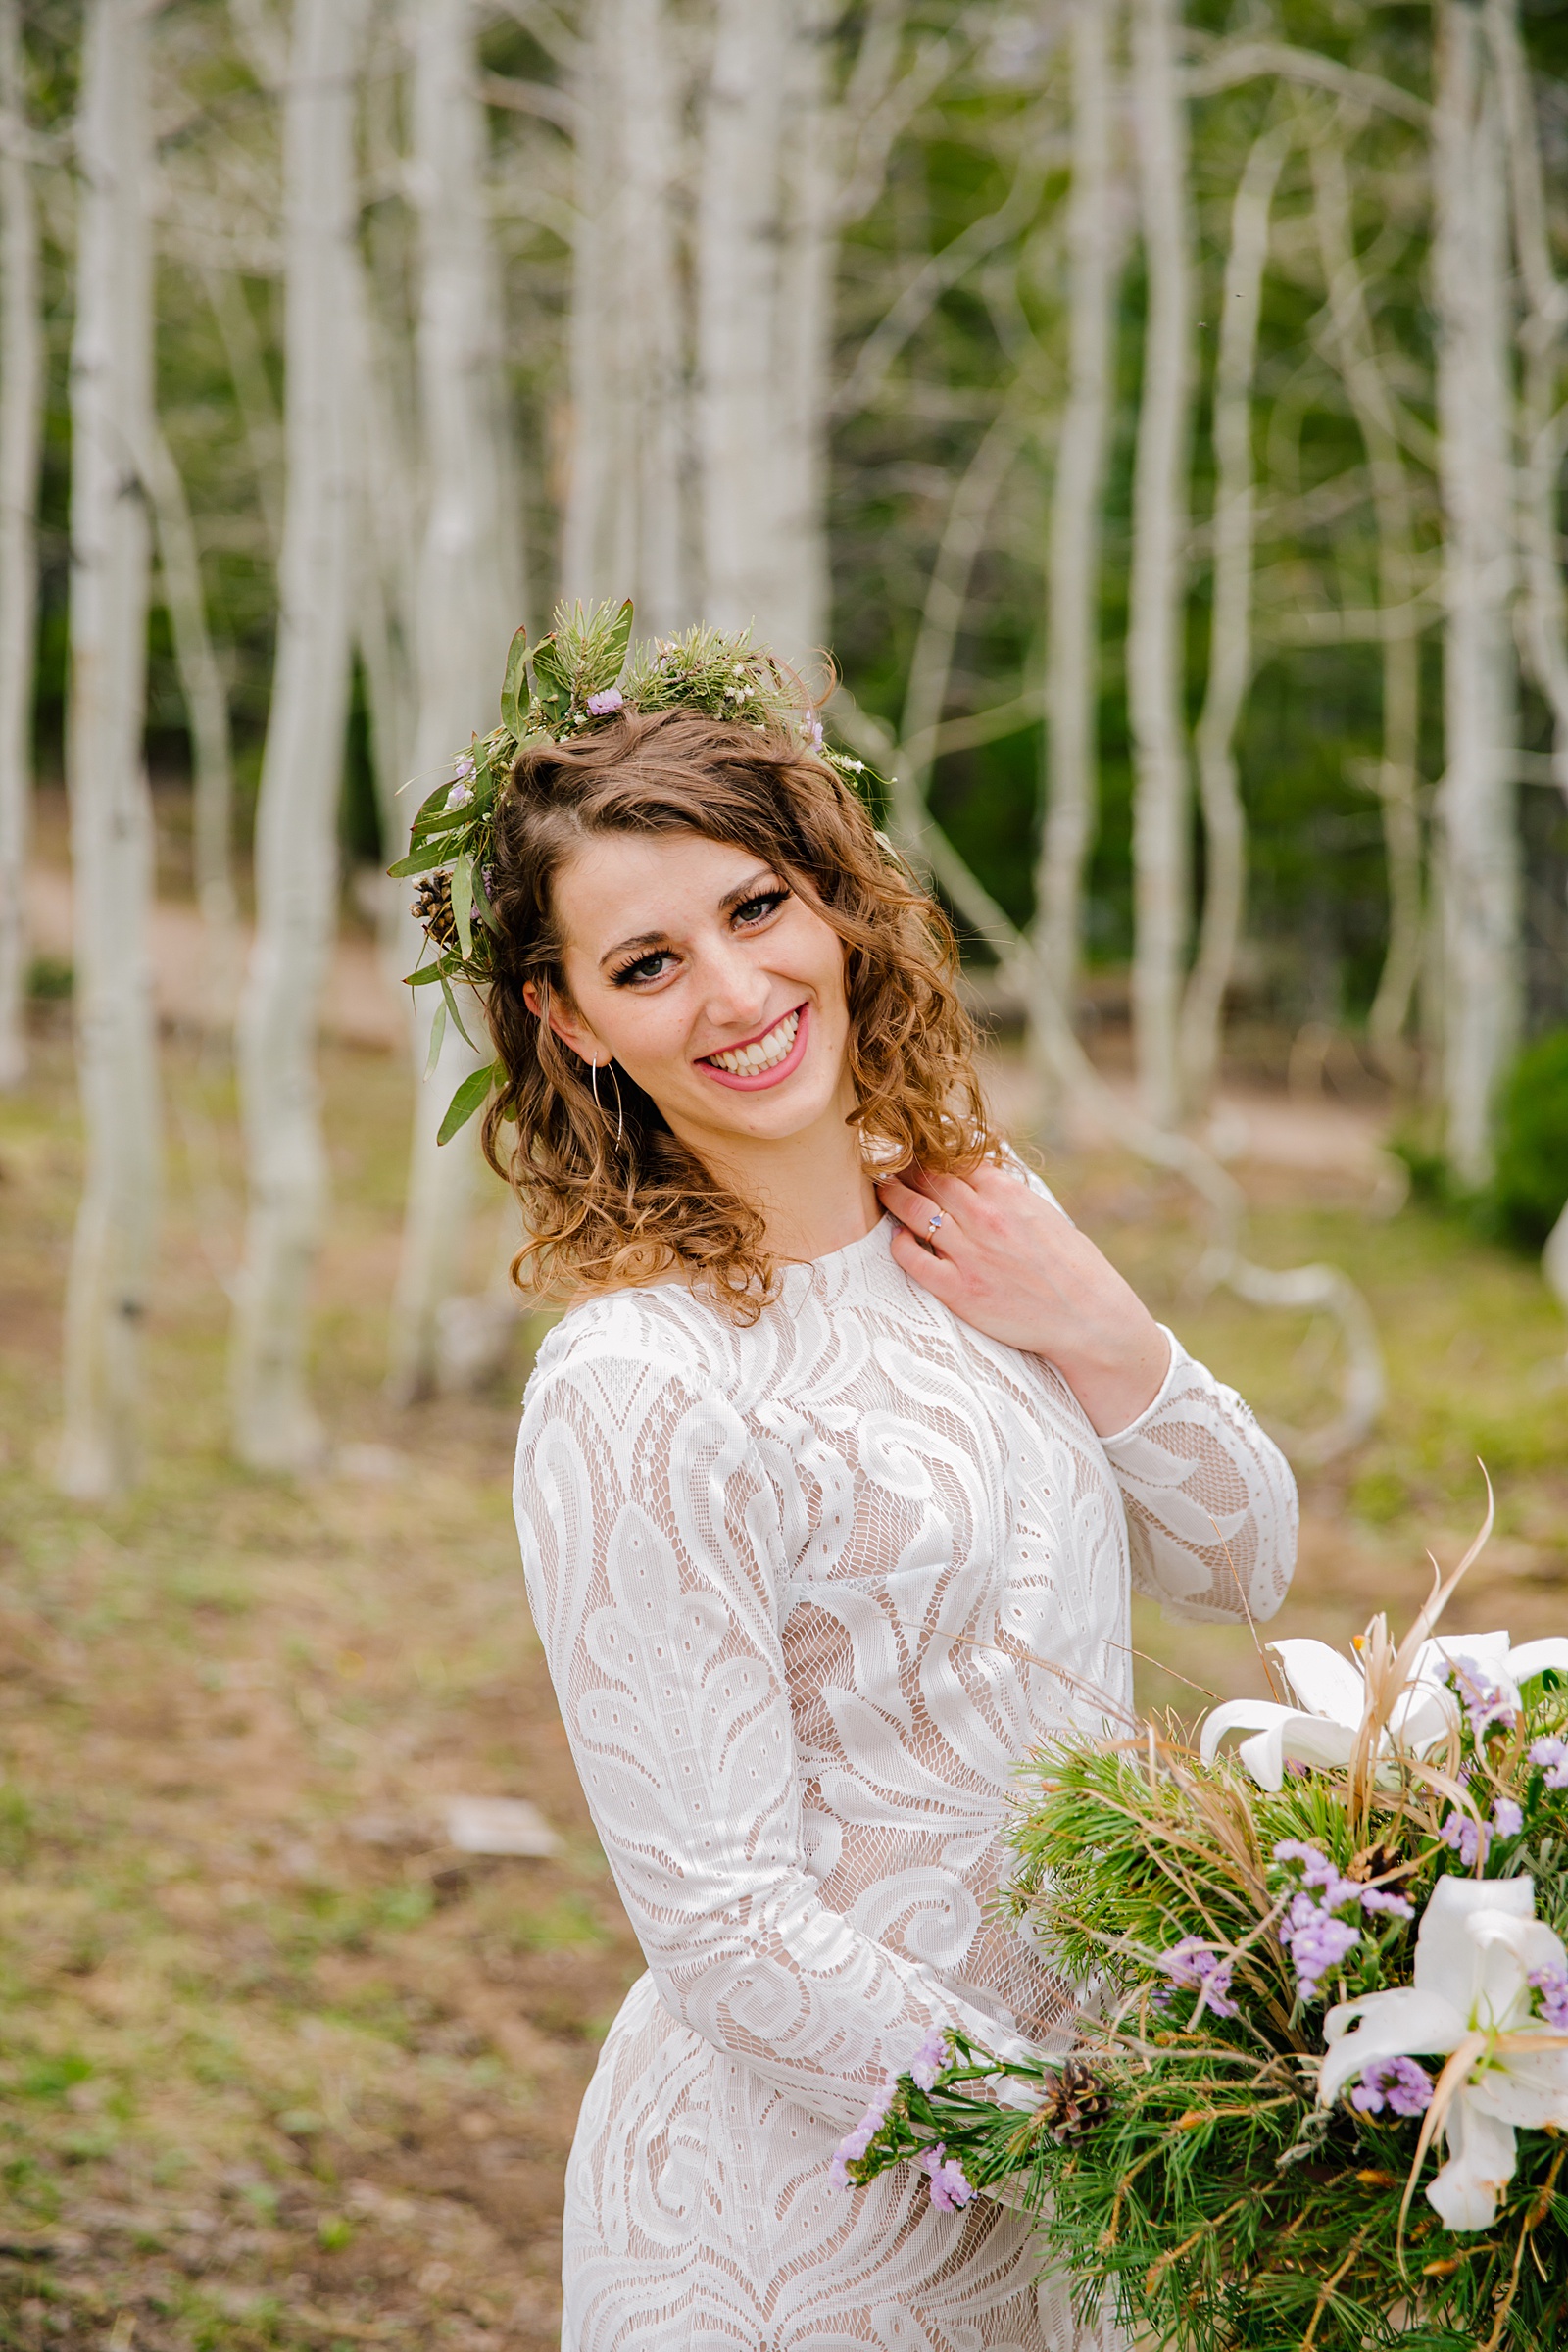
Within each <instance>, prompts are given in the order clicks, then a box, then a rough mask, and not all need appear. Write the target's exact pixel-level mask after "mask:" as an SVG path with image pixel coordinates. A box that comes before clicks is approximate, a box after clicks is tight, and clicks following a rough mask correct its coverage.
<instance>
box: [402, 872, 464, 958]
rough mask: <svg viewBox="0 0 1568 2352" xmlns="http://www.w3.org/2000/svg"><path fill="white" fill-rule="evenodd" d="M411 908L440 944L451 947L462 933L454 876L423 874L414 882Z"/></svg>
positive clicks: (417, 918)
mask: <svg viewBox="0 0 1568 2352" xmlns="http://www.w3.org/2000/svg"><path fill="white" fill-rule="evenodd" d="M409 912H410V913H411V914H412V915H413V916H414V918H415V920H416V921H417V922H420V923H422V924H423V925H424V927H425V930H426V931H427V932H428V934H429V936H430V938H431V939H433V940H434V942H435V944H436V946H437V947H438V948H442V949H445V948H450V947H451V946H452V945H453V944H454V942H455V941H456V939H457V936H458V925H457V918H456V916H455V915H454V914H453V911H452V876H451V875H450V874H447V873H440V874H421V875H420V876H419V879H418V880H417V882H416V884H415V885H414V899H413V902H412V904H411V905H410V907H409Z"/></svg>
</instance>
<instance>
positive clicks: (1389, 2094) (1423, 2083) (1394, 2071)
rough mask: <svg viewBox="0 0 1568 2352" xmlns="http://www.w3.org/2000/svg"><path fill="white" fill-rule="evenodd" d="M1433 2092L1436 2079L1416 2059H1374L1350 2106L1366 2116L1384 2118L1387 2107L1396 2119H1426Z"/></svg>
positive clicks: (1362, 2072)
mask: <svg viewBox="0 0 1568 2352" xmlns="http://www.w3.org/2000/svg"><path fill="white" fill-rule="evenodd" d="M1432 2091H1433V2082H1432V2077H1431V2076H1430V2075H1429V2074H1428V2073H1427V2070H1426V2068H1425V2067H1424V2066H1417V2064H1416V2062H1415V2060H1414V2059H1413V2058H1374V2059H1373V2061H1372V2063H1371V2065H1370V2066H1367V2067H1363V2068H1362V2070H1361V2080H1360V2082H1359V2084H1358V2085H1357V2087H1356V2088H1355V2089H1354V2090H1352V2091H1351V2093H1350V2105H1351V2106H1352V2107H1358V2108H1359V2109H1360V2111H1361V2113H1362V2114H1363V2115H1381V2114H1382V2113H1383V2110H1384V2108H1385V2107H1387V2108H1388V2110H1389V2112H1390V2113H1391V2114H1392V2115H1402V2116H1406V2117H1409V2116H1413V2115H1425V2113H1426V2111H1427V2109H1428V2108H1429V2107H1430V2106H1431V2104H1432Z"/></svg>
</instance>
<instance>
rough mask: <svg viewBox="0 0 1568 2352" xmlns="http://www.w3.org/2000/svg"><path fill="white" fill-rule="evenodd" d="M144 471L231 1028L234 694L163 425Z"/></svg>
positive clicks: (217, 997) (205, 918) (214, 987)
mask: <svg viewBox="0 0 1568 2352" xmlns="http://www.w3.org/2000/svg"><path fill="white" fill-rule="evenodd" d="M141 471H142V479H143V480H144V481H145V483H146V485H147V493H148V496H149V498H150V499H151V501H152V508H153V516H154V520H155V523H156V526H157V532H158V556H159V564H160V568H161V570H162V573H163V589H164V599H165V602H166V604H167V606H168V609H169V620H170V628H171V631H172V636H173V640H174V665H175V667H176V668H177V670H178V672H179V688H180V693H181V694H182V695H183V697H184V701H185V715H186V718H187V720H188V722H189V726H190V739H191V754H192V765H193V769H194V802H195V812H194V813H195V822H194V827H193V831H194V849H195V868H196V903H197V906H198V907H200V908H201V915H202V923H203V927H204V929H205V931H206V935H207V940H206V946H207V985H208V1004H207V1008H206V1010H207V1025H208V1026H209V1027H210V1028H217V1029H226V1028H227V1026H228V1024H229V1022H230V1021H231V1020H232V1018H233V1010H234V991H235V986H236V982H237V979H238V969H237V967H238V948H239V938H238V920H239V913H238V907H237V905H236V903H235V898H234V863H233V826H234V755H233V746H232V741H231V738H230V735H229V725H228V694H227V691H226V689H225V687H224V685H223V675H222V671H221V669H220V667H219V665H218V657H217V655H216V653H215V652H214V650H213V640H212V632H211V630H210V629H209V628H208V625H207V598H206V594H205V592H204V590H203V587H202V574H201V558H200V556H199V555H198V553H197V548H196V533H195V530H194V528H193V527H192V524H191V518H190V504H189V501H188V500H187V498H186V496H185V485H184V483H183V481H182V480H181V479H180V473H179V468H178V466H176V465H175V463H174V459H173V455H172V451H171V450H170V447H169V444H168V442H167V441H166V440H165V438H164V436H163V434H162V432H161V431H160V430H159V429H158V427H157V425H156V424H154V425H153V426H152V428H151V429H150V431H149V434H148V438H147V447H146V450H145V452H144V453H143V463H142V468H141Z"/></svg>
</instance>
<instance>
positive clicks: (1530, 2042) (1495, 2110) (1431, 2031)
mask: <svg viewBox="0 0 1568 2352" xmlns="http://www.w3.org/2000/svg"><path fill="white" fill-rule="evenodd" d="M1535 1911H1536V1889H1535V1882H1534V1881H1533V1880H1531V1879H1527V1878H1519V1879H1461V1878H1447V1879H1440V1880H1439V1881H1438V1884H1437V1886H1436V1887H1434V1888H1433V1890H1432V1896H1431V1900H1430V1901H1429V1902H1428V1904H1427V1907H1426V1909H1425V1911H1424V1912H1423V1913H1422V1915H1421V1926H1420V1929H1419V1931H1418V1933H1417V1936H1416V1946H1415V1970H1414V1983H1413V1984H1410V1985H1399V1986H1397V1987H1396V1988H1395V1989H1394V1990H1392V1991H1389V1992H1370V1993H1368V1994H1366V1996H1365V1997H1364V1998H1363V1999H1361V2000H1359V2001H1342V2002H1341V2003H1340V2005H1339V2006H1338V2007H1337V2008H1335V2009H1331V2010H1330V2011H1329V2013H1328V2016H1327V2017H1326V2018H1325V2019H1324V2021H1323V2036H1324V2039H1325V2040H1326V2042H1327V2043H1328V2045H1329V2046H1328V2049H1327V2051H1326V2052H1325V2054H1324V2057H1323V2061H1322V2065H1321V2067H1320V2069H1319V2074H1318V2092H1317V2095H1318V2103H1319V2104H1320V2105H1321V2106H1324V2107H1329V2106H1332V2105H1333V2103H1334V2101H1335V2100H1336V2099H1337V2098H1338V2097H1339V2095H1340V2092H1341V2091H1342V2090H1343V2089H1344V2088H1345V2086H1346V2084H1347V2083H1348V2082H1353V2081H1354V2080H1355V2078H1356V2077H1357V2076H1360V2075H1365V2076H1366V2077H1367V2079H1368V2081H1369V2082H1373V2083H1380V2082H1382V2081H1383V2079H1384V2078H1385V2077H1386V2076H1387V2075H1388V2073H1389V2072H1390V2071H1391V2069H1392V2068H1393V2067H1394V2065H1395V2063H1396V2062H1397V2061H1398V2060H1400V2059H1405V2060H1408V2059H1411V2058H1416V2057H1433V2058H1443V2059H1446V2062H1447V2063H1446V2065H1445V2067H1444V2069H1443V2072H1442V2073H1441V2075H1440V2076H1439V2077H1438V2081H1437V2084H1436V2086H1435V2088H1434V2090H1433V2092H1432V2099H1431V2104H1430V2105H1429V2106H1428V2107H1427V2110H1426V2119H1425V2121H1424V2123H1423V2125H1422V2130H1421V2138H1420V2142H1419V2144H1418V2148H1417V2162H1418V2163H1419V2161H1420V2158H1421V2156H1422V2155H1424V2154H1425V2152H1426V2150H1427V2148H1428V2147H1429V2146H1430V2145H1431V2143H1432V2141H1433V2140H1434V2139H1436V2138H1438V2137H1439V2135H1440V2134H1441V2136H1442V2137H1443V2139H1444V2140H1445V2142H1446V2147H1447V2152H1448V2161H1447V2163H1446V2164H1445V2165H1444V2167H1443V2169H1442V2171H1441V2172H1440V2173H1439V2174H1438V2176H1437V2178H1436V2179H1435V2180H1432V2181H1431V2182H1430V2183H1429V2185H1428V2188H1427V2202H1428V2203H1429V2204H1430V2205H1431V2206H1432V2207H1433V2208H1434V2209H1435V2211H1436V2212H1437V2214H1438V2216H1439V2218H1440V2219H1441V2220H1442V2222H1443V2224H1444V2226H1445V2228H1446V2229H1457V2230H1469V2229H1491V2227H1492V2225H1493V2223H1494V2221H1495V2219H1496V2214H1497V2201H1498V2198H1499V2197H1500V2196H1501V2194H1502V2192H1503V2190H1504V2189H1505V2188H1506V2187H1507V2184H1508V2182H1509V2181H1510V2180H1512V2179H1513V2175H1514V2167H1515V2164H1516V2162H1517V2154H1516V2149H1515V2143H1514V2134H1515V2132H1516V2131H1521V2130H1522V2131H1541V2130H1543V2129H1544V2128H1545V2127H1546V2126H1551V2127H1554V2128H1556V2129H1558V2130H1562V2129H1568V1953H1565V1952H1564V1950H1563V1947H1562V1943H1561V1941H1560V1939H1559V1938H1558V1937H1557V1936H1554V1935H1553V1934H1552V1932H1551V1930H1550V1928H1548V1927H1547V1926H1546V1924H1545V1922H1544V1920H1539V1919H1537V1917H1536V1916H1535ZM1410 2071H1411V2072H1412V2073H1413V2072H1414V2071H1415V2070H1410ZM1375 2095H1376V2094H1375V2093H1374V2096H1375ZM1412 2104H1413V2102H1412ZM1408 2111H1409V2110H1408V2109H1406V2110H1404V2112H1408ZM1396 2112H1399V2109H1398V2108H1397V2107H1396Z"/></svg>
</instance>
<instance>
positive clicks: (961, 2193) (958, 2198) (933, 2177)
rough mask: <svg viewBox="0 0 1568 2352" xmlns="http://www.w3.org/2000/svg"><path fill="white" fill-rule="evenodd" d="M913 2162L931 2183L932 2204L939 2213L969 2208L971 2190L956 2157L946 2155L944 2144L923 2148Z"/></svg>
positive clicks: (972, 2190) (941, 2142)
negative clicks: (963, 2207) (964, 2207)
mask: <svg viewBox="0 0 1568 2352" xmlns="http://www.w3.org/2000/svg"><path fill="white" fill-rule="evenodd" d="M914 2161H915V2163H916V2164H917V2165H918V2166H919V2168H920V2170H921V2172H922V2173H924V2174H925V2176H926V2179H927V2180H929V2181H930V2183H931V2202H932V2204H933V2205H934V2206H935V2207H936V2209H937V2211H938V2213H956V2212H958V2211H959V2209H960V2208H961V2207H962V2206H964V2205H967V2204H968V2202H969V2200H970V2198H971V2197H972V2196H973V2195H974V2189H973V2186H972V2184H971V2183H970V2181H969V2180H968V2178H967V2177H966V2175H965V2173H964V2169H963V2167H962V2165H961V2164H960V2163H959V2162H958V2159H957V2158H956V2156H950V2155H949V2154H948V2151H947V2146H946V2143H945V2142H944V2141H942V2140H940V2139H939V2140H938V2141H937V2142H936V2144H935V2145H934V2146H933V2147H929V2148H922V2149H921V2151H920V2153H919V2155H918V2156H917V2157H916V2158H915V2160H914Z"/></svg>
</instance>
